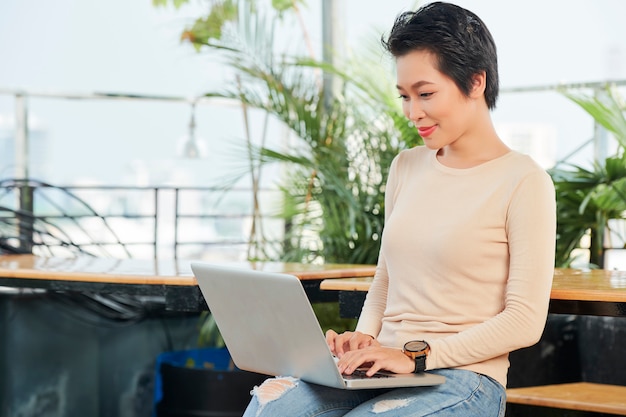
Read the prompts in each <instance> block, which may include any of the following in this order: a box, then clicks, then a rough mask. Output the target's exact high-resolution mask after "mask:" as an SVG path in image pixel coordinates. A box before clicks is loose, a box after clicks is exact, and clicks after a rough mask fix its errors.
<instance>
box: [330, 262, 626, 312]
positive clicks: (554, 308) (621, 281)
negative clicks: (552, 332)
mask: <svg viewBox="0 0 626 417" xmlns="http://www.w3.org/2000/svg"><path fill="white" fill-rule="evenodd" d="M371 282H372V277H359V278H347V279H333V280H324V281H322V283H321V284H320V289H322V290H332V291H338V292H339V303H340V312H341V314H342V316H345V317H358V314H359V313H360V311H361V307H362V305H363V301H364V299H365V293H366V292H367V290H368V289H369V287H370V284H371ZM550 312H551V313H562V314H579V315H596V316H614V317H626V271H612V270H603V269H593V270H580V269H561V268H557V269H555V271H554V280H553V283H552V291H551V293H550Z"/></svg>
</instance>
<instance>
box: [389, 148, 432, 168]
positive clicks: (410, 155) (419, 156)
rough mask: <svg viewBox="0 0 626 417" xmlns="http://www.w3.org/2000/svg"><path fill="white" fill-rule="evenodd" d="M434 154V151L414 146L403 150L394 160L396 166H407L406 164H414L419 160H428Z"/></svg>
mask: <svg viewBox="0 0 626 417" xmlns="http://www.w3.org/2000/svg"><path fill="white" fill-rule="evenodd" d="M433 152H435V151H433V150H432V149H429V148H427V147H426V146H423V145H420V146H414V147H412V148H408V149H403V150H402V151H400V152H399V153H398V155H396V157H395V158H394V160H395V162H396V164H406V163H411V164H412V163H414V162H415V161H419V160H427V159H428V158H429V155H431V154H432V153H433Z"/></svg>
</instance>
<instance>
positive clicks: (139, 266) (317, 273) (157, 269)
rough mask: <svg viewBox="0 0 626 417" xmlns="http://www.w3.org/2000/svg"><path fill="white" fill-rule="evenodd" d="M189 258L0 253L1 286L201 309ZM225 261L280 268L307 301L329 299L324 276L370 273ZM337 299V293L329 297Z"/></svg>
mask: <svg viewBox="0 0 626 417" xmlns="http://www.w3.org/2000/svg"><path fill="white" fill-rule="evenodd" d="M191 262H192V261H189V260H137V259H105V258H94V257H77V258H45V257H38V256H34V255H2V256H0V286H5V287H11V288H39V289H44V290H54V291H78V292H95V293H120V294H122V293H123V294H129V295H145V296H164V297H165V304H166V308H167V309H170V310H177V311H200V310H205V309H206V304H205V302H204V298H203V297H202V294H201V293H200V289H199V288H198V285H197V282H196V279H195V277H194V276H193V274H192V272H191V266H190V265H191ZM222 264H224V265H230V266H237V267H242V268H250V269H255V270H264V271H272V272H284V273H290V274H293V275H296V276H297V277H299V278H300V279H301V280H302V282H303V285H304V287H305V290H307V294H308V295H309V297H311V298H312V301H325V300H329V301H330V300H333V295H332V294H330V293H328V292H322V291H319V284H320V282H321V281H322V280H324V279H334V278H343V277H358V276H371V275H373V273H374V270H375V267H374V266H371V265H352V264H324V265H310V264H297V263H281V262H222ZM334 299H336V297H334Z"/></svg>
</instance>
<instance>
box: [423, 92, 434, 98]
mask: <svg viewBox="0 0 626 417" xmlns="http://www.w3.org/2000/svg"><path fill="white" fill-rule="evenodd" d="M432 95H433V93H420V97H421V98H428V97H430V96H432Z"/></svg>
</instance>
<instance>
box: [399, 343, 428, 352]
mask: <svg viewBox="0 0 626 417" xmlns="http://www.w3.org/2000/svg"><path fill="white" fill-rule="evenodd" d="M426 349H428V343H426V342H424V341H423V340H412V341H410V342H407V343H406V344H405V345H404V350H406V351H408V352H422V351H424V350H426Z"/></svg>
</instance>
